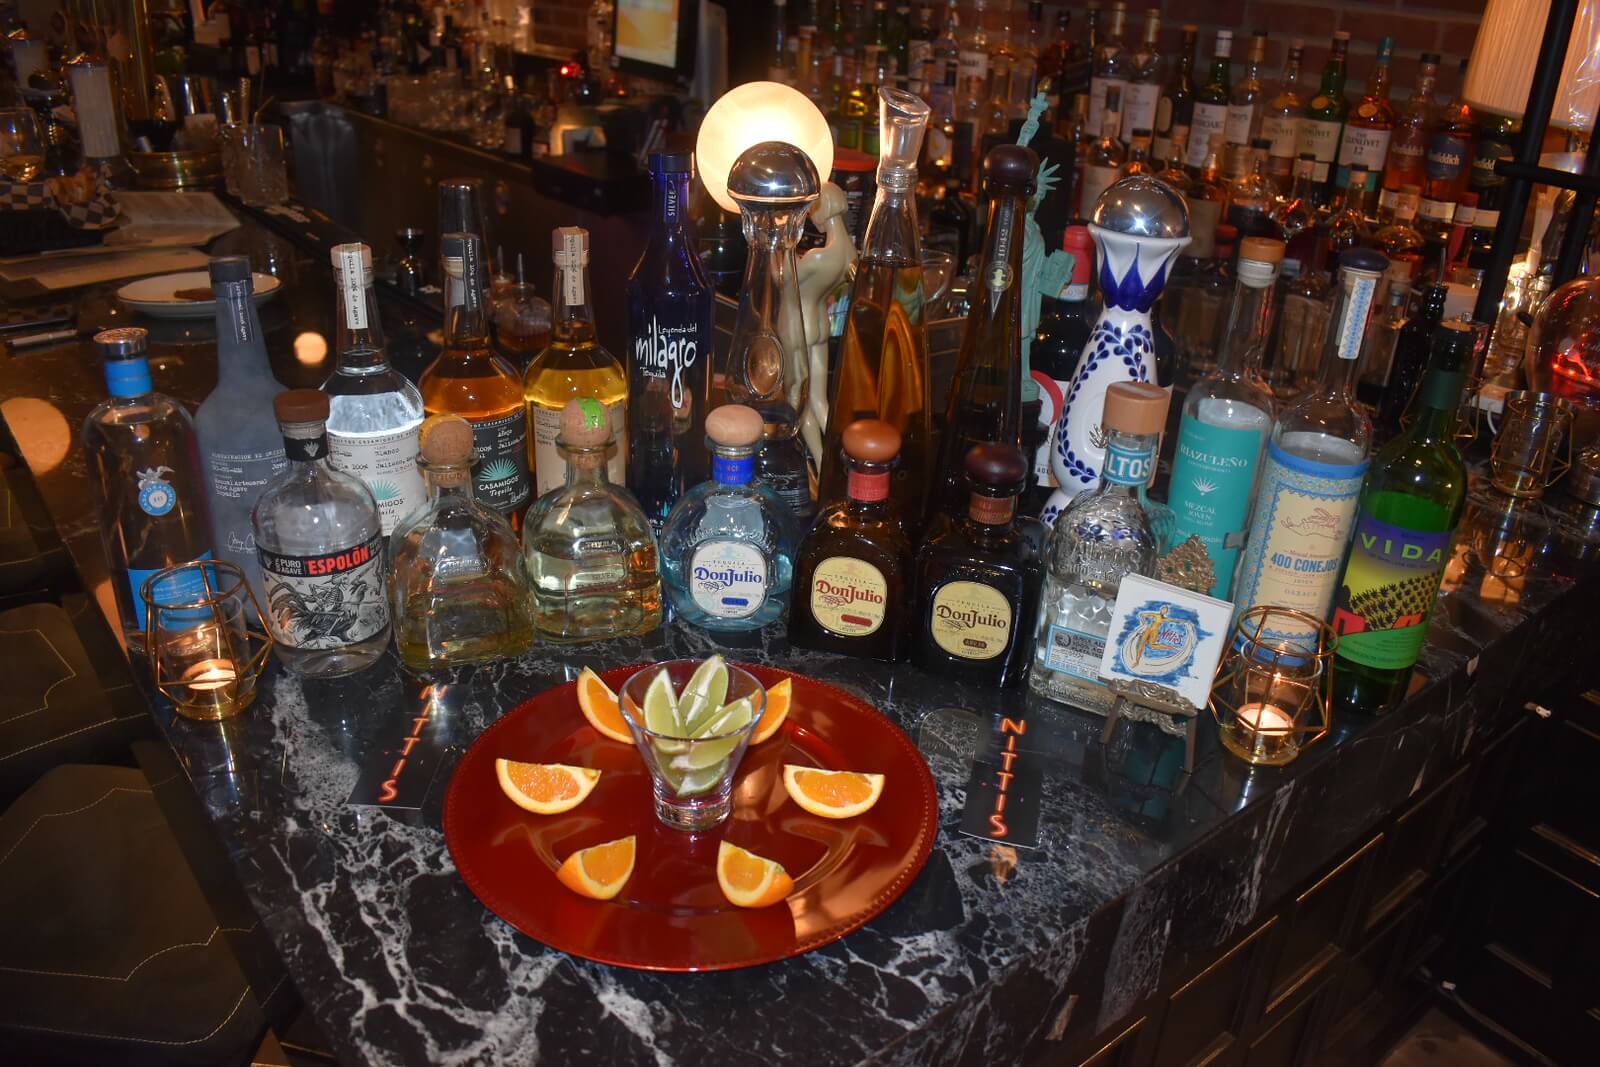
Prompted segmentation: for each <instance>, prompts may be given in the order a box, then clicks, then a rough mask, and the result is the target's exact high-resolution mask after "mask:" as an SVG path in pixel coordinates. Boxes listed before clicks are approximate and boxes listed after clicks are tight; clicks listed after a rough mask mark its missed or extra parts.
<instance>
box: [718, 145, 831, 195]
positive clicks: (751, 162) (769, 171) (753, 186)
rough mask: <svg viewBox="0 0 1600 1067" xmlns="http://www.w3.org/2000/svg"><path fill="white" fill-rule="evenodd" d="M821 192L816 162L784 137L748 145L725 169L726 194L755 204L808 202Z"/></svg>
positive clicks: (820, 181)
mask: <svg viewBox="0 0 1600 1067" xmlns="http://www.w3.org/2000/svg"><path fill="white" fill-rule="evenodd" d="M821 192H822V180H821V178H819V177H818V176H817V167H816V164H814V163H812V162H811V157H810V156H808V155H806V154H805V153H804V152H802V151H800V149H798V148H796V147H795V146H794V145H792V144H789V143H788V142H787V141H762V142H761V143H760V144H755V145H751V146H750V147H749V148H746V149H745V150H744V151H743V152H741V153H739V158H738V159H736V160H734V161H733V169H732V170H730V171H729V172H728V195H729V196H731V197H732V198H733V199H735V200H737V201H739V202H740V203H741V204H746V203H747V204H749V205H750V206H751V207H755V208H760V207H763V206H768V205H770V206H779V205H784V204H800V203H807V202H809V201H812V200H815V199H816V198H817V196H818V194H819V193H821Z"/></svg>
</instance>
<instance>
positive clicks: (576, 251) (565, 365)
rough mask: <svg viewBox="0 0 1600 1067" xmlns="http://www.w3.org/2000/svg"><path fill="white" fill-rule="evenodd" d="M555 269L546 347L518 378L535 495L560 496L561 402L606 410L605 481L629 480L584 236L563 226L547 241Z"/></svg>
mask: <svg viewBox="0 0 1600 1067" xmlns="http://www.w3.org/2000/svg"><path fill="white" fill-rule="evenodd" d="M550 244H551V251H552V259H553V260H554V262H555V282H554V285H555V306H554V308H553V309H552V315H553V318H552V321H551V324H550V347H549V348H547V349H545V350H544V351H543V352H540V353H539V355H538V356H536V357H535V358H534V361H533V362H532V363H530V364H528V369H527V371H526V372H525V373H524V374H523V376H522V398H523V402H524V403H525V404H526V405H527V410H528V434H529V442H528V443H529V449H528V462H529V464H530V465H531V466H532V467H533V473H534V476H535V478H536V490H535V492H536V495H538V496H543V495H544V494H546V493H548V492H550V491H551V490H552V489H556V488H558V487H559V486H560V485H561V484H562V482H563V481H564V480H565V478H566V467H567V465H566V464H565V463H564V462H562V459H561V451H560V446H559V445H558V444H557V443H556V435H557V434H559V433H560V432H561V412H562V410H563V409H564V408H565V407H566V405H567V401H569V400H571V399H573V398H574V397H580V396H587V397H592V398H593V399H595V400H598V401H599V402H600V403H601V404H603V405H605V409H606V417H607V418H609V419H610V420H611V432H612V434H613V435H614V436H615V437H616V451H615V452H614V453H612V456H611V461H610V462H611V471H610V474H611V480H612V482H613V483H615V484H616V485H622V484H623V483H624V481H625V480H626V479H627V477H628V375H627V372H625V371H624V370H623V369H622V364H621V363H619V362H617V357H615V356H613V355H612V354H611V353H610V352H607V351H606V350H605V348H603V347H602V346H601V344H600V341H599V340H598V339H597V338H596V336H595V328H594V312H593V311H592V310H591V309H590V307H589V231H588V230H585V229H582V228H581V227H578V226H561V227H558V228H557V229H556V231H555V232H554V233H552V234H551V235H550Z"/></svg>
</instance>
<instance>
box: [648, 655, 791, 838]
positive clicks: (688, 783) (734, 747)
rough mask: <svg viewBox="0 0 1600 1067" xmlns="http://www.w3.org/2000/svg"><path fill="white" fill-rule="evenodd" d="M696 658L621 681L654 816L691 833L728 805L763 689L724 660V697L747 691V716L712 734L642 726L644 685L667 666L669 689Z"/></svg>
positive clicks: (688, 673)
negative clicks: (668, 731)
mask: <svg viewBox="0 0 1600 1067" xmlns="http://www.w3.org/2000/svg"><path fill="white" fill-rule="evenodd" d="M700 663H701V661H700V660H695V659H675V660H669V661H668V662H666V663H658V664H656V665H655V666H653V667H645V668H644V669H643V670H639V671H636V672H634V674H633V676H632V677H631V678H629V679H628V680H627V682H625V683H624V684H623V686H622V693H621V699H622V708H623V716H622V717H623V719H625V720H626V721H627V723H628V729H629V730H630V731H632V732H633V742H634V744H635V745H637V746H638V748H639V754H640V756H642V757H643V758H644V763H645V766H646V767H648V768H649V769H650V786H651V790H652V792H653V794H654V798H655V806H656V818H658V819H660V820H661V823H662V825H664V826H670V827H671V828H673V829H674V830H686V831H688V832H690V833H695V832H698V831H701V830H709V829H711V828H712V827H714V826H719V825H721V824H722V822H723V821H724V820H726V819H727V817H728V813H729V812H730V811H731V810H733V776H734V772H735V771H737V770H738V769H739V761H740V760H742V759H744V753H745V749H746V748H748V747H749V746H750V737H751V735H752V734H754V733H755V730H756V727H757V726H758V725H759V724H760V722H761V713H762V712H763V711H765V710H766V706H767V691H766V689H765V688H763V687H762V685H761V683H760V682H759V681H758V680H757V679H756V677H755V676H754V675H753V674H751V673H750V672H749V671H745V670H741V669H740V668H738V667H735V666H733V665H732V664H729V665H728V695H727V699H726V701H725V703H732V702H733V701H735V700H738V699H739V698H740V697H749V698H750V704H751V714H750V721H749V722H748V723H746V724H745V725H744V726H742V727H740V728H739V729H738V730H735V731H733V732H732V733H726V734H720V735H717V736H714V737H697V738H690V737H673V736H671V735H669V734H659V733H655V732H654V731H652V730H650V729H647V728H646V727H645V725H644V715H643V713H642V711H641V710H640V709H642V708H643V707H644V696H645V691H646V690H648V689H649V688H650V683H651V682H652V681H654V680H655V677H656V675H657V674H660V673H661V672H662V671H666V672H667V677H668V678H670V679H672V688H673V691H674V692H678V693H681V692H682V691H683V688H684V686H686V685H688V683H689V679H690V678H691V677H693V675H694V672H695V669H696V668H698V667H699V666H700Z"/></svg>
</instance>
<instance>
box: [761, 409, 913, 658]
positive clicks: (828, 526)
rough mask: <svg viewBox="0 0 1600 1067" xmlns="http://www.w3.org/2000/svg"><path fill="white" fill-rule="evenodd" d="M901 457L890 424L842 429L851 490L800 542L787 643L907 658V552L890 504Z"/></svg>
mask: <svg viewBox="0 0 1600 1067" xmlns="http://www.w3.org/2000/svg"><path fill="white" fill-rule="evenodd" d="M899 452H900V433H899V431H898V430H896V429H895V428H894V427H893V426H891V425H889V424H888V423H887V422H881V421H879V420H877V419H861V420H858V421H856V422H852V423H851V424H850V425H849V426H847V427H846V428H845V431H844V453H845V458H846V460H847V462H848V463H849V466H850V477H849V481H848V488H847V489H846V491H845V496H844V498H843V499H841V500H836V501H833V502H832V503H830V504H828V505H827V506H826V507H824V508H823V509H822V511H821V512H820V513H819V514H818V515H817V521H816V523H815V524H814V525H813V526H812V527H811V531H810V533H808V534H806V537H805V540H804V541H802V542H801V544H800V554H799V557H798V559H797V560H796V563H795V587H796V589H798V590H799V593H798V595H796V596H795V598H794V604H793V606H792V607H791V608H790V611H789V641H790V643H791V644H794V645H796V646H798V647H800V648H816V649H821V650H823V651H825V652H839V653H842V654H844V655H847V656H863V657H866V658H868V659H877V660H883V661H885V662H890V663H892V662H894V661H896V660H899V659H902V658H904V656H905V652H906V648H907V637H908V636H909V623H910V619H911V604H910V596H909V593H910V590H911V563H912V553H911V542H910V541H908V540H907V539H906V535H905V532H904V531H903V530H902V529H901V525H900V516H899V514H898V512H897V510H896V508H895V506H894V503H893V502H892V501H891V500H890V478H891V474H890V472H891V470H892V469H893V467H894V463H895V457H896V456H897V455H898V454H899Z"/></svg>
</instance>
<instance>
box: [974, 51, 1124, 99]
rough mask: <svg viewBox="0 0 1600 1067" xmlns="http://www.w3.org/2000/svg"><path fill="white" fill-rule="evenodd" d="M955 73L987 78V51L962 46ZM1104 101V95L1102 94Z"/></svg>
mask: <svg viewBox="0 0 1600 1067" xmlns="http://www.w3.org/2000/svg"><path fill="white" fill-rule="evenodd" d="M957 73H958V74H959V75H960V76H961V77H962V78H987V77H988V76H989V53H988V52H985V51H984V50H983V49H981V48H963V49H962V50H961V65H960V66H959V67H958V68H957ZM1100 99H1101V102H1102V103H1104V101H1105V97H1104V96H1102V97H1101V98H1100Z"/></svg>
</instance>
